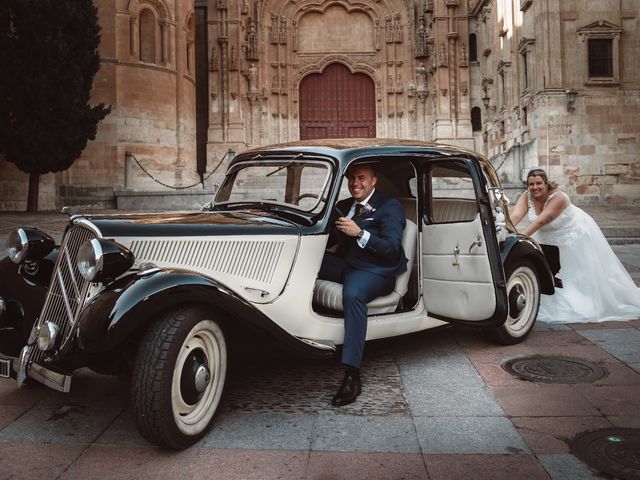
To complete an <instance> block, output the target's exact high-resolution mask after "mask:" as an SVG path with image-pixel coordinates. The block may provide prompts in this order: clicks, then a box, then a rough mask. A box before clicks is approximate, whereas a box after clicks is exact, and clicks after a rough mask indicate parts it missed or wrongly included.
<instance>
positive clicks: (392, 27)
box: [384, 13, 402, 43]
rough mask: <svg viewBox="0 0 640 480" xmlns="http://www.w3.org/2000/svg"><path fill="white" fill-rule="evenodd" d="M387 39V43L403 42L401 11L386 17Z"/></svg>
mask: <svg viewBox="0 0 640 480" xmlns="http://www.w3.org/2000/svg"><path fill="white" fill-rule="evenodd" d="M384 25H385V41H386V42H387V43H402V23H401V17H400V14H399V13H394V14H393V15H392V16H388V17H386V18H385V19H384Z"/></svg>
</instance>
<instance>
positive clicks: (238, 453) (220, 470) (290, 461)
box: [158, 449, 309, 480]
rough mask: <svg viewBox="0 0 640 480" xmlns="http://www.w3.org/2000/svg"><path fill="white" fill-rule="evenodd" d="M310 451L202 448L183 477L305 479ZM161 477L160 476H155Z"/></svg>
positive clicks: (207, 479) (198, 479)
mask: <svg viewBox="0 0 640 480" xmlns="http://www.w3.org/2000/svg"><path fill="white" fill-rule="evenodd" d="M308 464H309V452H299V451H293V452H292V451H277V450H236V449H225V450H217V449H205V450H201V451H199V452H198V453H197V454H196V455H195V457H194V458H193V459H192V461H191V464H190V465H189V466H188V467H187V468H185V472H184V473H183V475H182V477H180V478H182V479H190V480H191V479H193V480H267V479H268V480H272V479H273V480H277V479H282V480H304V479H305V478H307V475H306V471H307V469H308ZM158 478H161V477H158Z"/></svg>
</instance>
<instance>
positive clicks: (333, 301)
mask: <svg viewBox="0 0 640 480" xmlns="http://www.w3.org/2000/svg"><path fill="white" fill-rule="evenodd" d="M417 230H418V227H416V224H415V223H413V222H412V221H411V220H408V219H407V224H406V226H405V227H404V232H403V233H402V248H403V249H404V254H405V256H406V257H407V259H408V262H407V267H408V268H407V271H406V272H404V273H401V274H400V275H398V276H397V277H396V286H395V288H394V289H393V292H391V293H390V294H389V295H385V296H384V297H378V298H375V299H374V300H372V301H371V302H369V304H368V306H369V315H372V314H376V313H388V312H394V311H395V310H396V308H398V304H399V303H400V300H401V299H402V297H403V296H404V294H405V293H407V289H408V286H409V277H411V266H412V265H413V259H414V257H415V254H416V237H417ZM313 302H314V304H315V305H319V306H322V307H325V308H329V309H331V310H339V311H342V284H341V283H336V282H330V281H329V280H316V286H315V290H314V291H313Z"/></svg>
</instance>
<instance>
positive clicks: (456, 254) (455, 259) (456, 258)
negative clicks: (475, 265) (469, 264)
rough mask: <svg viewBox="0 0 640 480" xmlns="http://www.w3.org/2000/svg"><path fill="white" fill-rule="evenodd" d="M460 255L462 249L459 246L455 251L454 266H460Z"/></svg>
mask: <svg viewBox="0 0 640 480" xmlns="http://www.w3.org/2000/svg"><path fill="white" fill-rule="evenodd" d="M458 255H460V247H459V246H458V245H456V248H454V249H453V263H452V265H454V266H456V265H460V259H459V258H458Z"/></svg>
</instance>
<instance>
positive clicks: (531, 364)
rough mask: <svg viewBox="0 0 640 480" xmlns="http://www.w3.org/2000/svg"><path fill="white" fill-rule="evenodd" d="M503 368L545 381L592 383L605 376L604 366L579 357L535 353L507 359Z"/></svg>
mask: <svg viewBox="0 0 640 480" xmlns="http://www.w3.org/2000/svg"><path fill="white" fill-rule="evenodd" d="M502 368H503V369H504V370H505V371H506V372H508V373H510V374H511V375H513V376H514V377H517V378H519V379H521V380H529V381H531V382H543V383H590V382H594V381H596V380H598V379H599V378H602V377H604V376H605V375H606V374H607V372H606V370H605V369H604V368H602V367H599V366H598V365H595V364H593V363H590V362H586V361H584V360H580V359H577V358H568V357H545V356H541V355H535V356H532V357H520V358H513V359H511V360H507V361H506V362H504V363H503V364H502Z"/></svg>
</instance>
